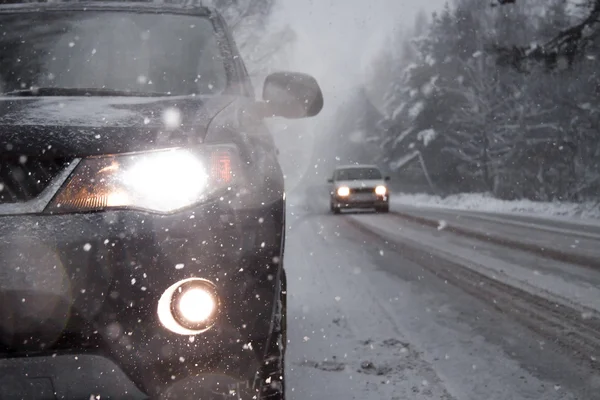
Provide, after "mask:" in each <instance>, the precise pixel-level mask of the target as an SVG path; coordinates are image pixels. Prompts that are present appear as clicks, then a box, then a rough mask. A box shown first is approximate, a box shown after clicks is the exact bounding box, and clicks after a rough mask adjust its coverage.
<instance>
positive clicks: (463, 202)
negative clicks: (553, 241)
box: [391, 193, 600, 220]
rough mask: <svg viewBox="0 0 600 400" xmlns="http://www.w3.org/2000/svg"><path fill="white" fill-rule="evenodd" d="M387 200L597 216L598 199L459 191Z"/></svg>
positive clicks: (599, 209)
mask: <svg viewBox="0 0 600 400" xmlns="http://www.w3.org/2000/svg"><path fill="white" fill-rule="evenodd" d="M391 202H392V205H393V204H397V205H408V206H414V207H437V208H448V209H455V210H473V211H486V212H496V213H520V214H529V215H538V216H554V217H569V218H573V219H597V220H600V206H599V205H598V203H594V202H587V203H566V202H552V203H551V202H535V201H530V200H514V201H508V200H500V199H496V198H494V197H493V196H492V195H491V194H489V193H462V194H457V195H452V196H448V197H446V198H442V197H440V196H433V195H428V194H407V193H393V194H392V196H391Z"/></svg>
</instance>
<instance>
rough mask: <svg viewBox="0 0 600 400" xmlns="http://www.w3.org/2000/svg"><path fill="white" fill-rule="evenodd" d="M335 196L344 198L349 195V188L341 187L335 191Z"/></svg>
mask: <svg viewBox="0 0 600 400" xmlns="http://www.w3.org/2000/svg"><path fill="white" fill-rule="evenodd" d="M337 195H338V196H340V197H346V196H348V195H350V188H349V187H348V186H341V187H339V188H338V190H337Z"/></svg>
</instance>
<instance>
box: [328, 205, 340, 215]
mask: <svg viewBox="0 0 600 400" xmlns="http://www.w3.org/2000/svg"><path fill="white" fill-rule="evenodd" d="M329 209H330V210H331V212H332V213H334V214H339V213H341V212H342V211H341V209H340V208H339V207H336V206H335V205H333V203H331V204H330V205H329Z"/></svg>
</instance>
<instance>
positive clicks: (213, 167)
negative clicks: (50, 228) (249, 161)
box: [48, 146, 239, 213]
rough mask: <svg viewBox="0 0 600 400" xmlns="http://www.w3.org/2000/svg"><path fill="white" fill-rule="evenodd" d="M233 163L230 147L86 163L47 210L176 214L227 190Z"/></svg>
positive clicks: (236, 167)
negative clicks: (136, 209)
mask: <svg viewBox="0 0 600 400" xmlns="http://www.w3.org/2000/svg"><path fill="white" fill-rule="evenodd" d="M238 159H239V158H238V156H237V152H236V151H235V148H234V147H231V146H214V147H210V146H206V147H204V148H200V149H197V150H188V149H169V150H162V151H152V152H145V153H134V154H125V155H115V156H107V157H90V158H86V159H83V160H82V161H81V162H80V163H79V165H78V166H77V167H76V168H75V171H74V172H73V174H72V176H71V177H70V178H69V180H68V181H67V183H66V185H65V186H64V187H63V188H62V189H61V190H60V191H59V193H58V195H57V196H56V197H55V198H54V199H53V201H52V203H51V204H50V206H49V209H48V211H49V212H51V213H59V212H77V211H94V210H101V209H107V208H138V209H143V210H149V211H156V212H165V213H168V212H173V211H177V210H179V209H182V208H185V207H187V206H190V205H193V204H195V203H198V202H200V201H202V200H205V199H206V198H207V197H208V196H210V195H214V194H215V193H217V192H219V191H223V190H227V189H228V188H229V189H231V187H232V185H233V184H234V183H235V178H236V171H239V163H238Z"/></svg>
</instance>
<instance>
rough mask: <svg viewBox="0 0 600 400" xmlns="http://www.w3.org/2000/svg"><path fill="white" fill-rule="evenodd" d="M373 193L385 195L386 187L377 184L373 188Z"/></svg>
mask: <svg viewBox="0 0 600 400" xmlns="http://www.w3.org/2000/svg"><path fill="white" fill-rule="evenodd" d="M375 193H376V194H378V195H380V196H385V194H386V193H387V188H386V187H385V186H381V185H380V186H377V187H376V188H375Z"/></svg>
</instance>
